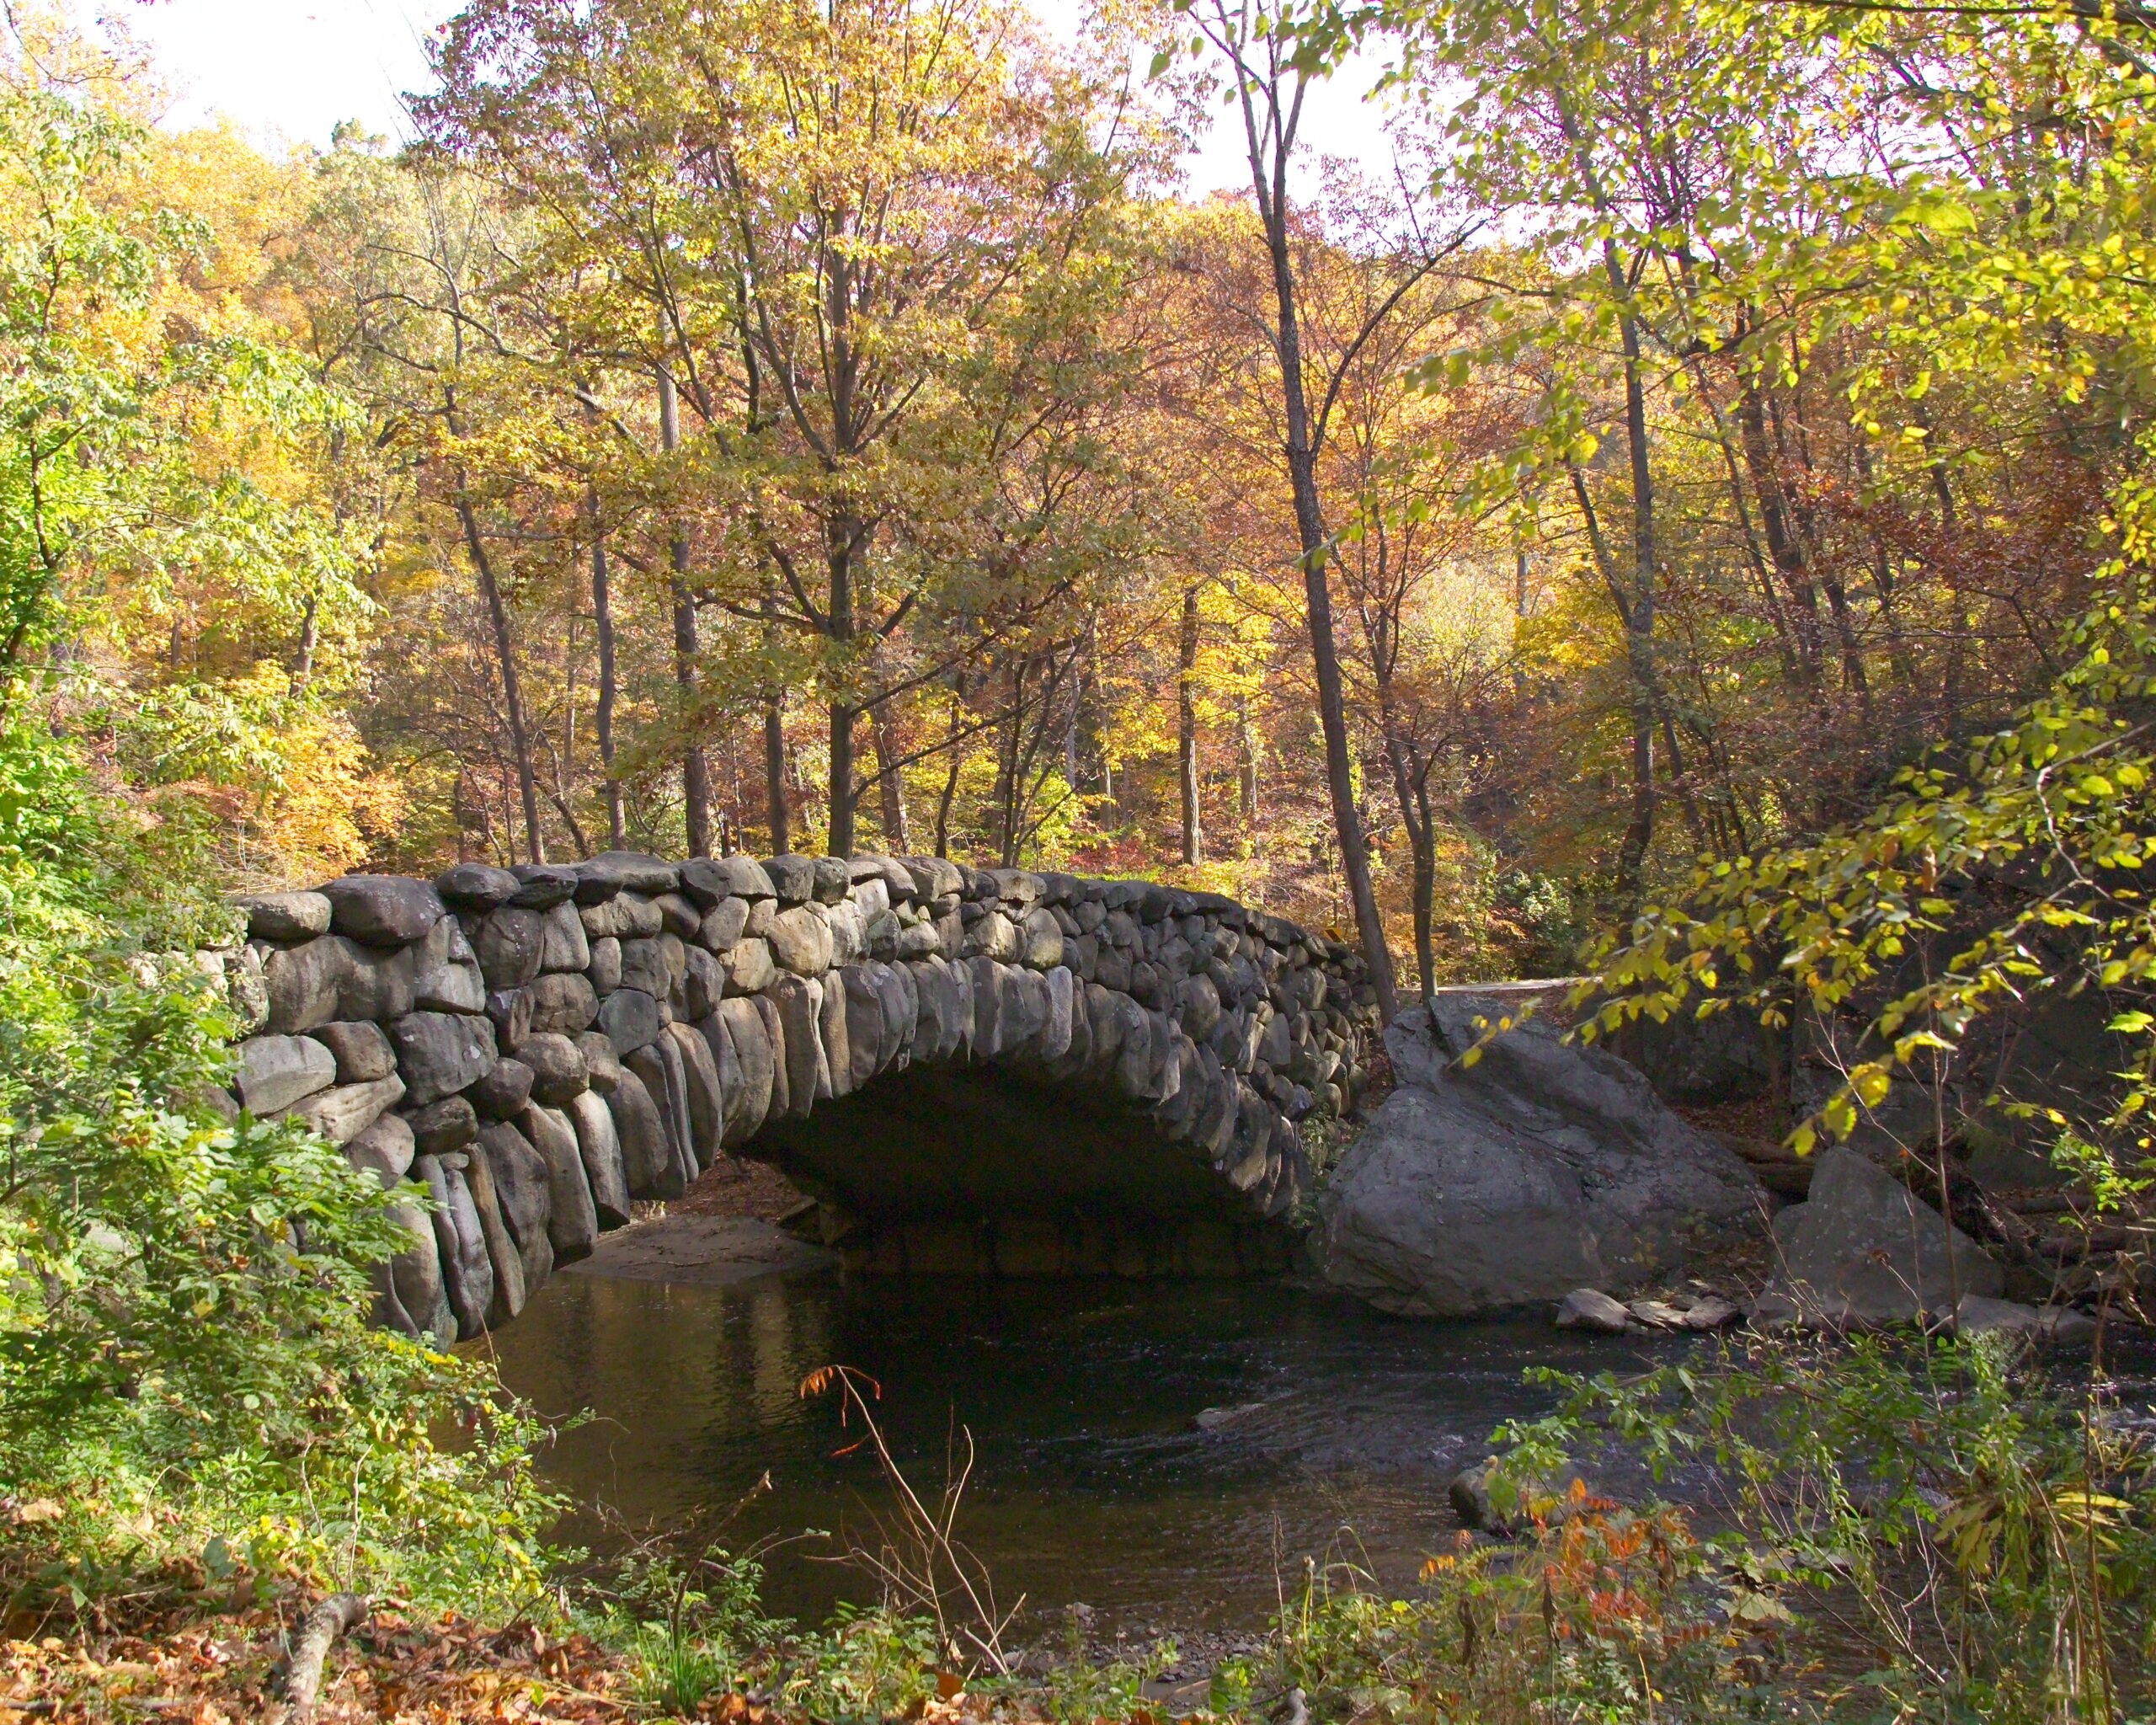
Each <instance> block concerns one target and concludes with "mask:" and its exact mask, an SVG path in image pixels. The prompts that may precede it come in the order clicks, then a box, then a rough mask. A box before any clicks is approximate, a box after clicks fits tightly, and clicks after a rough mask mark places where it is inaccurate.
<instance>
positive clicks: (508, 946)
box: [474, 905, 548, 990]
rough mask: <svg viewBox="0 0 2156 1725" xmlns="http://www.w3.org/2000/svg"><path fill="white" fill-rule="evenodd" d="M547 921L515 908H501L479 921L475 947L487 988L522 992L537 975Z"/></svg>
mask: <svg viewBox="0 0 2156 1725" xmlns="http://www.w3.org/2000/svg"><path fill="white" fill-rule="evenodd" d="M547 921H548V918H547V916H545V915H542V913H541V912H539V911H528V910H524V909H521V908H520V907H519V906H517V905H504V906H503V907H502V908H501V909H500V910H499V911H495V912H494V914H493V915H491V916H487V917H484V918H483V919H482V920H481V921H480V922H479V924H478V937H477V939H476V941H475V942H474V944H475V945H476V946H477V948H478V955H479V968H480V969H481V970H482V971H483V972H484V973H485V975H486V979H487V986H488V988H490V989H496V990H499V989H510V988H522V987H523V986H524V985H526V983H528V982H530V981H531V980H532V979H533V978H534V977H536V975H538V974H539V961H540V959H541V957H542V953H543V952H544V950H545V948H546V941H547Z"/></svg>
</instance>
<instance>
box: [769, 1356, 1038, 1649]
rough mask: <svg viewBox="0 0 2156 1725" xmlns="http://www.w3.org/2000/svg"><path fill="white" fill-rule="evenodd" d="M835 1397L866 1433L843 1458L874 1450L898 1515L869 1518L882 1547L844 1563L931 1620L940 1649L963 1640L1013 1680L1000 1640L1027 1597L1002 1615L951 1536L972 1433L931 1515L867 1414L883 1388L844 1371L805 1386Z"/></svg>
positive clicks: (806, 1391)
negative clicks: (865, 1448) (854, 1452)
mask: <svg viewBox="0 0 2156 1725" xmlns="http://www.w3.org/2000/svg"><path fill="white" fill-rule="evenodd" d="M834 1391H835V1392H836V1393H837V1395H838V1397H839V1418H840V1421H841V1423H842V1424H845V1425H849V1426H850V1425H851V1424H852V1423H853V1422H854V1421H855V1420H856V1419H858V1420H859V1421H860V1423H861V1428H862V1433H863V1435H862V1437H861V1438H859V1439H857V1440H856V1441H855V1442H854V1443H852V1444H850V1445H847V1446H846V1449H844V1450H841V1451H840V1452H839V1453H840V1454H841V1455H846V1454H849V1453H851V1451H852V1450H857V1449H859V1448H861V1447H862V1445H870V1446H873V1449H874V1450H875V1452H876V1460H877V1463H878V1466H880V1467H881V1468H882V1469H883V1478H884V1481H885V1482H886V1483H887V1484H888V1485H889V1487H890V1489H891V1498H892V1501H893V1502H894V1503H895V1504H896V1505H897V1509H898V1514H897V1517H896V1519H895V1522H889V1521H886V1519H884V1518H883V1517H882V1516H880V1515H877V1514H874V1512H873V1511H872V1512H871V1513H870V1519H872V1521H873V1523H874V1525H875V1528H876V1531H877V1533H878V1536H879V1539H880V1544H879V1546H878V1548H877V1549H874V1550H870V1549H869V1548H867V1547H866V1546H861V1545H859V1544H857V1543H851V1542H850V1543H849V1545H848V1547H847V1551H846V1557H845V1559H844V1561H845V1562H849V1563H852V1564H854V1565H856V1566H857V1567H860V1568H862V1569H864V1570H866V1571H867V1573H869V1574H871V1575H873V1576H874V1577H875V1578H877V1580H878V1582H879V1583H881V1584H882V1586H883V1593H884V1597H885V1599H887V1600H888V1601H889V1603H890V1604H891V1605H894V1606H895V1607H896V1608H898V1609H899V1610H902V1611H920V1612H925V1613H926V1614H927V1615H929V1616H932V1617H933V1618H934V1619H935V1621H936V1632H937V1639H938V1641H940V1642H942V1645H943V1646H945V1647H947V1648H956V1646H957V1645H958V1642H960V1641H962V1640H963V1642H966V1643H967V1644H969V1645H970V1646H971V1647H972V1648H974V1651H975V1652H976V1653H978V1654H979V1656H980V1657H981V1658H983V1659H984V1660H985V1661H986V1662H987V1663H988V1664H989V1666H990V1668H991V1669H994V1670H995V1672H996V1673H997V1674H999V1675H1001V1676H1008V1675H1010V1674H1011V1664H1010V1660H1009V1658H1008V1656H1007V1655H1006V1653H1005V1652H1004V1649H1003V1637H1004V1634H1005V1632H1006V1631H1007V1630H1008V1629H1009V1628H1010V1626H1011V1621H1012V1619H1014V1618H1015V1617H1016V1616H1017V1615H1018V1611H1019V1609H1020V1608H1021V1607H1022V1605H1024V1604H1025V1599H1024V1596H1023V1595H1020V1597H1019V1598H1018V1599H1017V1600H1015V1601H1013V1602H1012V1604H1011V1607H1010V1608H1009V1610H1000V1609H999V1608H998V1607H997V1605H996V1601H995V1583H994V1581H993V1580H992V1579H991V1578H990V1575H989V1572H988V1566H987V1565H986V1564H985V1563H983V1562H981V1560H980V1559H979V1557H976V1556H974V1553H973V1552H971V1551H968V1550H967V1549H966V1548H965V1547H964V1546H962V1545H960V1544H959V1543H958V1541H957V1540H956V1539H955V1538H954V1537H953V1529H954V1528H955V1527H956V1525H957V1524H958V1505H959V1503H960V1502H961V1501H962V1500H963V1498H964V1496H965V1490H966V1482H967V1481H968V1479H969V1478H970V1477H971V1476H972V1473H973V1466H974V1439H973V1433H972V1432H971V1431H970V1430H969V1429H967V1428H966V1427H964V1426H960V1427H959V1428H958V1439H959V1442H960V1444H961V1445H963V1460H962V1461H958V1465H956V1466H953V1465H952V1463H951V1461H949V1460H947V1461H946V1463H945V1467H944V1481H943V1490H942V1494H941V1496H940V1497H939V1498H937V1503H936V1506H935V1508H934V1509H931V1508H930V1507H929V1506H928V1505H927V1504H926V1503H923V1502H922V1501H921V1495H920V1493H917V1492H915V1490H914V1488H913V1485H912V1483H911V1482H910V1481H909V1480H908V1479H907V1478H906V1477H905V1473H904V1472H903V1471H901V1470H900V1468H899V1464H898V1462H897V1461H895V1460H894V1458H893V1456H892V1455H891V1450H890V1446H889V1445H888V1444H887V1443H885V1442H884V1440H883V1429H882V1428H881V1427H879V1426H878V1424H877V1423H876V1418H875V1415H874V1413H873V1412H872V1411H871V1410H870V1407H869V1402H871V1400H873V1399H880V1398H881V1397H882V1396H883V1386H882V1385H881V1384H879V1383H878V1382H877V1381H876V1380H875V1379H873V1378H872V1377H870V1376H869V1375H867V1373H866V1372H861V1371H857V1370H854V1369H853V1368H852V1367H851V1366H846V1365H827V1366H824V1367H821V1368H819V1370H815V1371H813V1372H811V1373H809V1375H808V1376H807V1377H805V1378H803V1380H802V1381H801V1394H802V1396H803V1397H804V1398H805V1397H810V1396H821V1395H826V1394H830V1393H832V1392H834Z"/></svg>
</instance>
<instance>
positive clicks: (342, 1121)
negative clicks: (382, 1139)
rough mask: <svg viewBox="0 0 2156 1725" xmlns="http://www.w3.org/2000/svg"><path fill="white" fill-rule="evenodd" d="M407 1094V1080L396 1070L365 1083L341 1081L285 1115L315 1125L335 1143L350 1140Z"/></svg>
mask: <svg viewBox="0 0 2156 1725" xmlns="http://www.w3.org/2000/svg"><path fill="white" fill-rule="evenodd" d="M403 1097H404V1081H403V1079H401V1078H399V1077H398V1076H397V1075H396V1074H395V1073H394V1072H392V1073H391V1074H390V1075H389V1076H388V1077H387V1078H376V1079H375V1080H373V1081H371V1082H370V1083H366V1084H339V1085H335V1086H334V1087H331V1088H330V1089H328V1090H318V1091H316V1092H315V1093H314V1094H313V1095H312V1096H310V1097H307V1099H306V1100H305V1101H304V1102H302V1103H296V1104H294V1105H293V1106H292V1107H291V1108H289V1109H287V1110H286V1119H293V1120H297V1121H299V1122H301V1123H302V1124H304V1125H307V1126H311V1127H312V1128H313V1129H314V1130H316V1131H317V1132H319V1133H320V1134H321V1135H323V1137H324V1138H327V1139H328V1140H329V1141H330V1142H331V1143H332V1144H350V1142H351V1141H352V1140H354V1139H355V1138H356V1137H358V1136H359V1135H360V1133H362V1132H364V1131H366V1130H367V1128H368V1127H370V1126H371V1125H373V1124H374V1123H375V1122H376V1120H378V1119H381V1118H382V1115H383V1114H386V1113H387V1112H388V1111H389V1110H390V1109H391V1108H395V1107H396V1106H397V1104H398V1103H399V1102H401V1101H403Z"/></svg>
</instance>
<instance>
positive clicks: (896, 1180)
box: [737, 1064, 1295, 1277]
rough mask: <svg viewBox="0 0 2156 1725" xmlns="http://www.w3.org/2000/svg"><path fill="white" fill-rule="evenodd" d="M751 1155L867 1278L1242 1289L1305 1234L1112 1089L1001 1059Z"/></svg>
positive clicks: (913, 1074) (890, 1080)
mask: <svg viewBox="0 0 2156 1725" xmlns="http://www.w3.org/2000/svg"><path fill="white" fill-rule="evenodd" d="M737 1153H738V1154H740V1155H744V1156H750V1157H752V1158H755V1159H757V1160H760V1161H765V1162H771V1163H772V1164H773V1165H775V1166H776V1167H778V1169H779V1170H780V1171H781V1172H782V1173H784V1174H785V1175H786V1176H787V1178H788V1179H789V1180H791V1181H792V1183H794V1184H795V1185H797V1186H798V1187H800V1188H802V1189H803V1191H804V1192H805V1193H807V1194H809V1195H810V1196H811V1197H813V1198H814V1199H816V1200H817V1202H818V1215H817V1218H816V1221H817V1226H818V1232H819V1235H820V1236H821V1237H822V1239H823V1241H824V1242H825V1244H827V1245H830V1246H832V1247H835V1248H836V1249H838V1250H839V1251H840V1252H842V1253H843V1254H844V1255H845V1258H846V1263H847V1265H848V1268H851V1269H852V1270H855V1271H856V1272H858V1273H862V1274H886V1275H904V1274H943V1275H947V1274H995V1275H1018V1276H1049V1275H1117V1276H1126V1277H1150V1276H1189V1275H1202V1276H1235V1275H1254V1274H1277V1273H1278V1272H1280V1271H1282V1270H1284V1269H1286V1268H1289V1267H1290V1265H1291V1263H1292V1262H1293V1258H1294V1237H1295V1236H1294V1231H1293V1230H1292V1229H1291V1228H1290V1226H1289V1224H1288V1222H1287V1221H1286V1220H1284V1219H1282V1218H1271V1219H1268V1218H1265V1217H1262V1216H1259V1215H1254V1214H1253V1213H1252V1211H1251V1206H1250V1204H1249V1202H1248V1199H1247V1198H1246V1195H1245V1194H1241V1193H1239V1192H1237V1191H1236V1190H1235V1188H1234V1187H1232V1186H1231V1185H1230V1184H1229V1183H1227V1182H1226V1181H1225V1180H1224V1179H1223V1178H1221V1175H1220V1173H1219V1172H1218V1171H1217V1170H1216V1169H1215V1168H1214V1167H1213V1165H1212V1164H1211V1162H1209V1159H1208V1158H1207V1156H1206V1155H1205V1153H1204V1152H1203V1151H1202V1150H1201V1149H1200V1148H1199V1147H1198V1146H1196V1145H1193V1144H1192V1143H1189V1142H1187V1141H1180V1142H1179V1141H1175V1140H1170V1139H1169V1138H1167V1137H1166V1136H1165V1135H1163V1134H1162V1133H1161V1132H1160V1131H1159V1130H1157V1129H1156V1128H1155V1125H1154V1124H1153V1123H1152V1122H1151V1121H1150V1119H1148V1117H1147V1115H1146V1114H1145V1112H1144V1111H1143V1110H1142V1109H1141V1108H1138V1107H1134V1106H1132V1105H1131V1104H1129V1103H1127V1102H1125V1101H1124V1100H1123V1098H1122V1097H1119V1096H1118V1094H1117V1093H1116V1092H1115V1091H1114V1089H1113V1087H1112V1086H1109V1085H1106V1084H1101V1083H1089V1082H1086V1081H1078V1080H1068V1079H1065V1080H1059V1079H1056V1078H1053V1077H1049V1076H1045V1075H1043V1074H1041V1073H1038V1072H1036V1071H1027V1070H1025V1069H1024V1068H1022V1067H1020V1066H1014V1065H997V1064H974V1065H959V1064H944V1065H915V1066H909V1067H906V1068H905V1069H903V1070H901V1071H894V1072H886V1073H883V1074H882V1075H880V1076H878V1077H877V1078H875V1079H874V1080H873V1081H872V1082H871V1083H869V1084H868V1085H867V1086H866V1087H863V1088H862V1089H861V1090H858V1091H857V1092H853V1093H852V1094H851V1095H849V1096H846V1097H831V1098H827V1099H825V1100H823V1101H820V1102H819V1103H817V1104H816V1107H815V1110H814V1113H813V1114H810V1115H809V1117H808V1118H807V1119H787V1120H782V1121H774V1122H771V1123H770V1124H766V1126H765V1128H764V1129H763V1130H761V1131H760V1132H759V1133H758V1134H757V1135H755V1138H754V1139H753V1140H750V1142H748V1143H747V1144H745V1145H744V1146H741V1147H740V1149H739V1151H738V1152H737Z"/></svg>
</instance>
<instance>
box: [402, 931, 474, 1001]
mask: <svg viewBox="0 0 2156 1725" xmlns="http://www.w3.org/2000/svg"><path fill="white" fill-rule="evenodd" d="M412 968H413V973H414V974H413V977H412V1002H413V1004H414V1006H416V1007H419V1010H420V1011H421V1012H484V1011H485V1010H486V1007H487V985H486V983H485V981H484V980H483V978H482V976H481V974H480V970H479V963H478V959H476V958H474V957H473V956H472V945H471V943H470V942H469V941H467V940H466V939H465V937H464V930H463V929H462V927H460V926H459V925H458V923H457V921H456V918H455V917H454V916H445V917H443V918H442V919H441V921H439V922H437V923H435V926H434V927H432V928H430V929H429V930H428V931H427V932H426V933H425V934H424V936H423V937H421V938H420V940H419V943H418V945H416V946H415V947H414V948H413V949H412Z"/></svg>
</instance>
